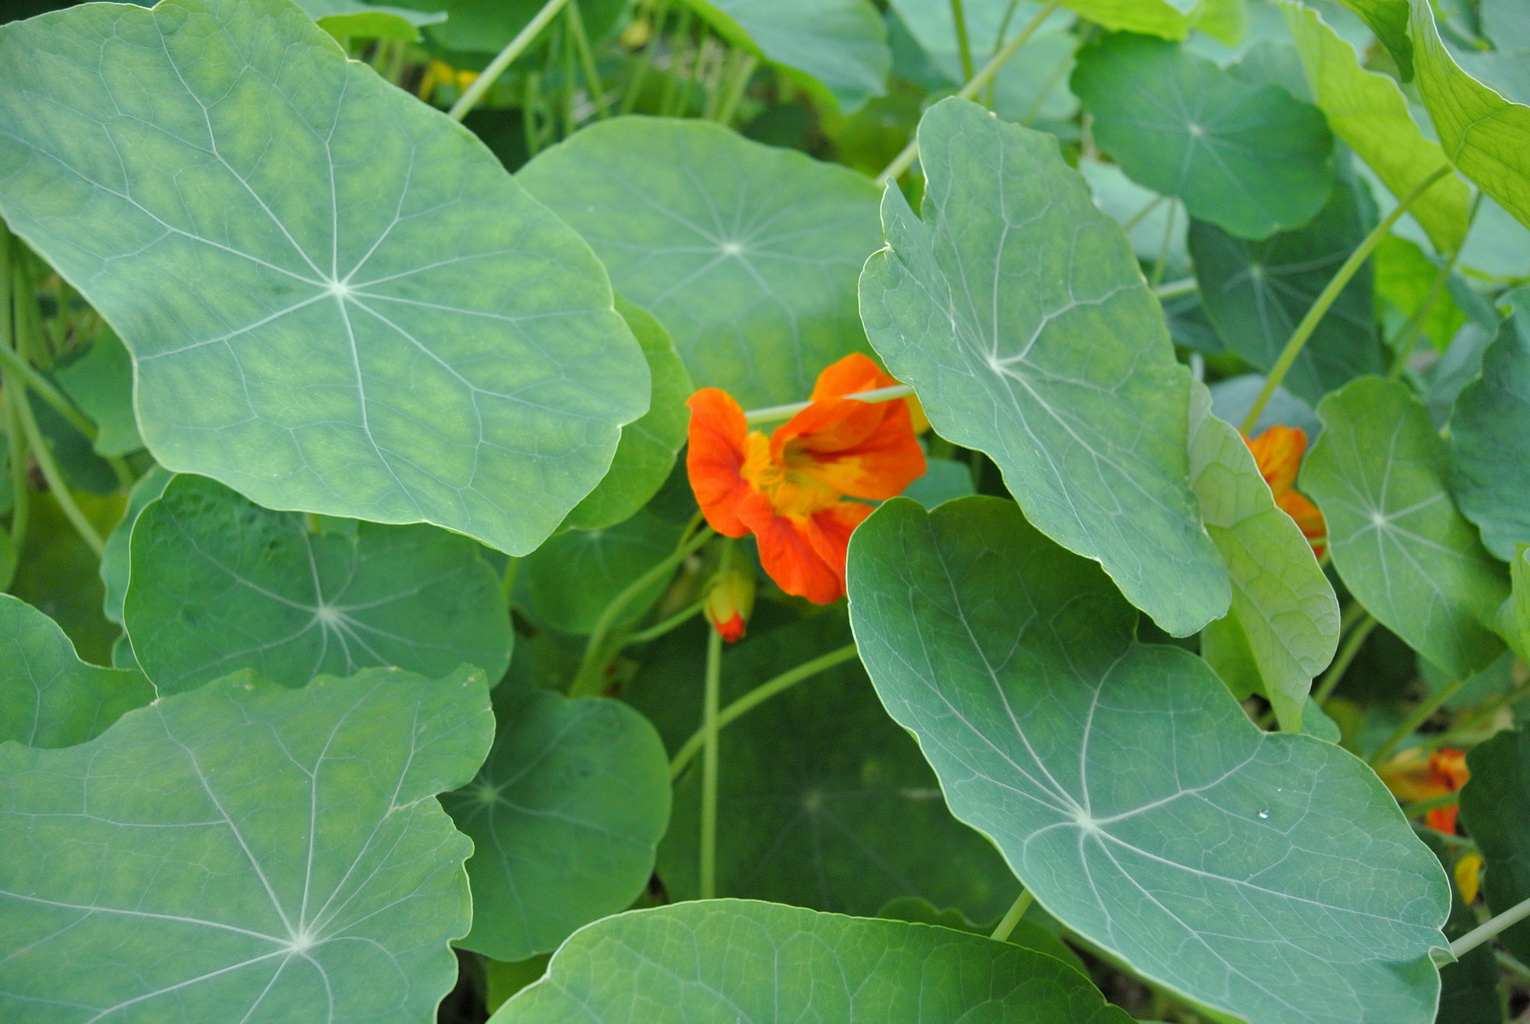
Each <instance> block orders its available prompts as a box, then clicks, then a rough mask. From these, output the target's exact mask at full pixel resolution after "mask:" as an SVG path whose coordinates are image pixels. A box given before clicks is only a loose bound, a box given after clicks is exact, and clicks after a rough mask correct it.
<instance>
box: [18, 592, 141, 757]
mask: <svg viewBox="0 0 1530 1024" xmlns="http://www.w3.org/2000/svg"><path fill="white" fill-rule="evenodd" d="M153 699H154V687H153V686H152V685H150V683H149V681H148V680H147V679H145V678H144V676H143V673H142V672H122V671H118V670H116V669H110V668H97V667H96V666H94V665H87V664H85V663H84V662H83V661H81V660H80V658H79V656H78V655H77V654H75V653H74V644H73V643H71V642H70V640H69V638H68V637H67V636H65V635H64V631H63V630H62V629H60V628H59V626H58V623H56V622H54V621H53V620H52V619H50V618H48V617H47V616H46V615H44V614H43V613H42V612H40V611H38V610H37V609H36V608H33V607H32V606H31V605H29V604H27V603H26V602H24V601H18V600H17V599H16V598H14V597H12V596H11V595H9V594H0V742H4V741H5V740H16V741H18V742H20V743H25V744H26V745H27V746H29V747H67V746H71V745H72V744H75V743H84V742H85V741H86V740H88V739H90V738H91V737H93V736H96V735H97V734H99V733H100V732H101V730H103V729H105V728H106V727H107V726H109V725H111V724H112V723H113V722H115V721H116V720H117V719H118V718H119V717H121V715H122V714H123V712H125V711H131V710H132V709H133V708H138V707H142V706H143V705H145V704H147V703H149V701H151V700H153Z"/></svg>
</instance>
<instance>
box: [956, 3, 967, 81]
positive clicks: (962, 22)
mask: <svg viewBox="0 0 1530 1024" xmlns="http://www.w3.org/2000/svg"><path fill="white" fill-rule="evenodd" d="M951 20H952V21H953V22H955V23H956V54H957V56H958V57H959V58H960V59H961V62H962V80H963V81H970V80H971V79H972V41H971V40H970V39H968V38H967V15H966V14H965V13H963V11H962V0H951Z"/></svg>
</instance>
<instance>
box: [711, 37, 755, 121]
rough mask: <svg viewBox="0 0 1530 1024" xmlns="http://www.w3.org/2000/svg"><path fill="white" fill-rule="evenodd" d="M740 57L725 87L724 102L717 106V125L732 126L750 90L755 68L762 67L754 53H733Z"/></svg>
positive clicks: (739, 51)
mask: <svg viewBox="0 0 1530 1024" xmlns="http://www.w3.org/2000/svg"><path fill="white" fill-rule="evenodd" d="M733 52H734V53H735V54H739V55H740V59H739V60H738V62H737V64H736V65H735V66H734V68H733V74H732V77H731V78H729V79H728V80H727V82H726V84H725V85H724V87H723V98H722V102H721V103H719V104H718V105H717V123H718V124H731V123H732V121H733V115H734V114H735V113H736V112H737V111H738V105H739V102H740V101H741V100H743V98H744V93H745V92H747V91H748V89H749V81H750V79H752V78H753V77H754V70H755V68H757V67H759V66H760V59H759V58H758V57H756V56H755V55H754V54H752V53H745V52H743V51H741V50H735V51H733Z"/></svg>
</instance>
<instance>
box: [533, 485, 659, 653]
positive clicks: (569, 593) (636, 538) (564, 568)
mask: <svg viewBox="0 0 1530 1024" xmlns="http://www.w3.org/2000/svg"><path fill="white" fill-rule="evenodd" d="M683 529H684V527H682V526H680V525H679V524H676V523H670V522H666V521H665V520H662V519H659V518H657V517H656V516H653V515H650V514H649V513H647V512H639V513H638V514H637V515H635V516H633V517H632V518H631V519H628V520H627V521H626V522H623V523H617V524H616V525H615V526H608V527H606V528H604V529H599V530H569V531H567V532H566V533H560V534H558V536H556V537H554V538H553V539H552V540H550V541H548V542H547V543H546V544H543V545H542V546H541V547H540V548H538V549H537V550H536V551H534V552H532V553H531V554H529V555H527V556H526V557H525V558H524V559H523V560H522V561H521V564H520V567H519V568H518V569H517V570H516V576H515V603H516V606H517V607H518V608H519V609H520V610H522V611H524V612H526V614H528V615H530V616H531V617H532V618H533V619H535V620H536V621H537V622H538V623H539V624H541V625H543V626H546V627H548V628H549V629H555V630H557V631H558V632H560V633H572V634H576V635H584V634H586V633H589V632H591V631H592V630H593V629H594V628H595V626H596V624H597V623H598V622H599V621H600V616H601V614H602V613H604V612H605V610H606V606H607V605H609V604H610V603H611V601H612V599H613V598H615V597H616V596H617V595H618V594H620V593H621V592H622V591H623V590H624V589H626V588H627V586H628V585H629V584H632V583H635V582H637V580H638V578H639V577H640V576H642V575H643V574H644V573H645V572H647V571H648V570H649V569H651V568H653V567H654V566H655V565H657V564H658V563H659V562H661V561H663V560H664V559H665V558H668V557H669V556H670V555H671V554H673V553H674V550H675V545H676V544H677V543H678V542H679V540H680V534H681V532H682V530H683ZM668 585H669V579H668V578H667V577H666V578H662V579H657V580H655V581H654V582H653V584H652V586H650V587H649V588H648V590H647V592H645V593H644V594H642V595H640V596H639V597H638V598H637V599H636V600H634V601H632V602H631V603H630V604H629V605H628V606H627V609H626V611H625V612H624V613H623V615H622V617H621V619H619V620H618V624H622V623H627V622H631V621H632V620H634V619H636V618H637V617H639V616H641V615H642V614H643V613H644V612H646V611H647V610H648V609H649V608H650V607H651V606H652V605H653V603H654V602H655V601H657V600H658V599H659V597H660V595H662V594H663V593H664V588H665V587H666V586H668Z"/></svg>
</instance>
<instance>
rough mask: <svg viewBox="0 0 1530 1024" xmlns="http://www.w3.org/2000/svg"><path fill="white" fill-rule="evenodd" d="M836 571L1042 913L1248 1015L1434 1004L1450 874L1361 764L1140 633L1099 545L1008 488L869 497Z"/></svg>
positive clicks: (1387, 1013) (880, 667)
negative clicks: (1085, 553) (871, 508)
mask: <svg viewBox="0 0 1530 1024" xmlns="http://www.w3.org/2000/svg"><path fill="white" fill-rule="evenodd" d="M849 577H850V612H851V621H852V623H853V625H854V627H855V636H856V642H857V643H858V644H859V646H860V651H861V656H862V658H863V659H864V660H865V662H866V666H867V670H868V671H869V672H870V673H871V677H872V680H873V681H874V682H875V684H876V687H877V693H878V695H879V696H880V697H881V698H882V702H883V704H884V705H886V707H887V709H888V711H889V712H890V713H891V714H892V716H893V718H895V719H896V720H897V721H898V723H899V724H900V725H902V726H903V727H904V728H906V729H909V730H910V731H911V732H913V733H914V734H915V736H916V737H917V738H918V739H919V743H920V747H921V748H922V749H923V750H924V754H925V757H926V758H928V759H929V761H930V763H931V764H932V765H933V766H934V768H935V771H936V774H937V775H939V776H940V779H941V786H942V788H943V789H944V790H945V794H946V799H947V801H948V802H949V803H950V805H951V809H952V812H953V813H955V814H956V816H957V817H959V818H961V819H962V820H964V821H966V822H967V823H968V824H970V825H972V826H973V827H974V828H977V829H979V830H980V831H982V832H983V833H984V834H985V835H988V836H989V837H990V838H992V839H993V841H994V842H995V843H996V844H997V845H998V847H999V849H1000V850H1001V851H1002V852H1003V853H1004V855H1005V859H1006V860H1008V861H1009V864H1010V867H1011V868H1013V869H1014V871H1015V873H1016V875H1017V876H1018V877H1019V878H1020V880H1021V882H1022V883H1024V884H1025V885H1026V887H1027V888H1029V889H1030V890H1031V892H1033V893H1034V894H1035V896H1036V900H1037V902H1039V903H1040V904H1041V905H1042V906H1044V907H1045V908H1046V909H1047V910H1048V911H1050V912H1051V913H1052V914H1053V915H1054V916H1055V917H1056V918H1057V919H1058V920H1059V921H1061V922H1062V923H1063V924H1065V925H1066V926H1067V927H1069V928H1071V929H1072V930H1073V931H1075V932H1077V933H1079V934H1080V935H1082V936H1084V937H1085V938H1086V939H1088V940H1089V941H1090V942H1093V943H1095V944H1097V945H1099V946H1101V947H1103V948H1104V949H1106V950H1107V951H1109V952H1111V953H1112V954H1114V955H1115V956H1119V957H1121V958H1122V959H1123V960H1124V961H1125V962H1126V963H1128V964H1130V965H1131V967H1132V968H1133V969H1134V970H1136V971H1138V972H1140V973H1141V974H1143V975H1144V976H1146V977H1148V978H1151V979H1154V980H1155V981H1157V982H1158V983H1160V984H1163V985H1166V986H1168V987H1170V988H1173V989H1175V990H1177V991H1179V992H1181V993H1183V994H1185V995H1186V996H1188V997H1189V998H1191V999H1193V1000H1195V1001H1196V1002H1198V1003H1201V1004H1203V1005H1206V1006H1210V1007H1212V1008H1213V1009H1216V1010H1220V1011H1224V1012H1227V1013H1231V1014H1235V1015H1237V1016H1238V1017H1241V1018H1243V1019H1245V1020H1247V1021H1249V1022H1250V1024H1292V1022H1298V1021H1300V1022H1325V1024H1341V1022H1342V1024H1362V1022H1372V1021H1374V1022H1377V1024H1380V1022H1388V1024H1396V1022H1408V1024H1427V1022H1429V1021H1432V1020H1433V1016H1434V1005H1435V1000H1436V998H1437V996H1438V992H1439V988H1438V986H1439V981H1438V974H1437V973H1436V972H1435V970H1434V968H1433V967H1432V965H1431V964H1430V961H1429V950H1430V949H1431V947H1435V946H1439V945H1441V944H1442V942H1443V940H1442V938H1441V935H1440V930H1439V928H1440V925H1441V924H1442V923H1443V922H1444V920H1445V915H1446V911H1447V910H1448V907H1449V904H1448V900H1449V892H1448V889H1447V888H1446V882H1445V878H1444V876H1443V873H1442V872H1441V870H1440V867H1439V865H1438V863H1437V862H1436V861H1435V859H1434V856H1433V855H1432V854H1430V852H1429V851H1428V850H1427V849H1425V848H1424V847H1423V846H1422V845H1421V844H1420V843H1419V842H1418V840H1416V839H1415V838H1414V837H1413V835H1412V831H1411V830H1410V829H1409V828H1408V826H1407V823H1406V822H1405V821H1404V820H1403V818H1402V816H1401V814H1400V813H1399V812H1398V810H1397V806H1396V804H1395V802H1394V801H1393V800H1392V798H1391V797H1390V796H1389V795H1388V793H1387V792H1386V790H1385V788H1384V787H1383V786H1382V785H1381V782H1380V780H1379V779H1377V778H1376V776H1375V774H1374V773H1372V772H1371V771H1370V769H1369V768H1367V767H1366V766H1365V765H1364V764H1362V763H1361V762H1360V761H1358V760H1357V759H1355V758H1354V757H1352V756H1351V755H1350V754H1348V753H1346V752H1345V751H1343V750H1342V749H1340V748H1338V747H1336V746H1334V745H1332V744H1330V743H1326V742H1323V741H1321V740H1317V739H1313V738H1312V737H1308V736H1292V735H1286V734H1268V733H1262V732H1260V731H1259V730H1258V729H1257V728H1255V727H1254V726H1253V724H1252V723H1250V722H1249V721H1248V719H1247V717H1246V716H1245V714H1244V712H1243V709H1242V708H1240V707H1239V706H1238V704H1237V702H1236V701H1235V700H1233V699H1232V697H1231V696H1230V695H1229V694H1228V693H1227V691H1226V689H1225V688H1224V687H1223V685H1222V683H1221V682H1220V681H1219V680H1218V679H1217V678H1216V676H1215V675H1213V674H1212V672H1211V671H1210V670H1209V669H1208V668H1207V667H1206V665H1205V663H1204V662H1202V661H1201V660H1200V659H1198V658H1196V657H1194V656H1193V655H1191V654H1190V653H1188V652H1186V651H1184V650H1182V649H1180V648H1177V647H1170V646H1157V645H1150V644H1144V643H1141V642H1139V641H1137V640H1135V639H1134V637H1133V628H1134V626H1135V624H1136V613H1135V611H1134V610H1133V609H1132V608H1131V607H1130V606H1128V605H1127V604H1126V603H1125V602H1124V601H1122V600H1121V597H1120V595H1119V594H1118V593H1117V592H1116V590H1115V588H1114V587H1112V586H1111V584H1110V581H1109V580H1108V579H1107V578H1106V577H1105V575H1104V574H1103V573H1101V572H1100V571H1099V569H1098V567H1096V566H1094V565H1092V564H1090V563H1089V562H1087V561H1086V560H1084V559H1081V558H1078V557H1077V556H1075V555H1072V554H1070V553H1068V552H1066V551H1064V550H1062V549H1061V548H1058V547H1057V546H1055V545H1054V544H1052V543H1051V542H1050V541H1048V540H1046V538H1044V537H1043V536H1042V535H1041V534H1040V533H1038V532H1037V531H1036V530H1034V529H1033V528H1031V527H1030V526H1029V525H1028V524H1027V523H1026V522H1025V519H1024V518H1023V517H1022V516H1021V514H1020V511H1019V509H1018V508H1017V507H1016V506H1015V505H1013V504H1012V503H1010V502H1006V501H1000V500H998V499H993V498H965V499H962V500H961V501H956V502H950V503H948V504H946V505H942V506H941V507H940V508H938V509H936V510H935V511H934V512H931V513H925V512H924V511H923V510H922V509H920V508H919V507H918V505H916V504H915V503H914V502H911V501H907V500H902V499H899V500H895V501H891V502H888V503H886V504H884V505H883V506H882V507H881V508H880V509H879V510H878V511H877V512H876V513H875V514H874V515H873V516H872V517H871V518H870V519H868V520H867V521H866V522H865V523H863V524H862V525H861V527H860V529H858V530H857V531H856V533H855V537H854V539H853V540H852V541H851V544H850V560H849ZM1230 907H1235V908H1237V910H1236V911H1235V912H1234V911H1229V909H1228V908H1230Z"/></svg>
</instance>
